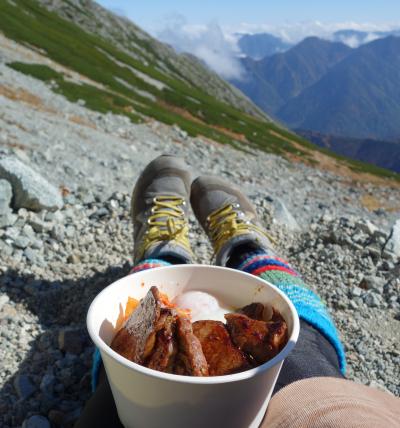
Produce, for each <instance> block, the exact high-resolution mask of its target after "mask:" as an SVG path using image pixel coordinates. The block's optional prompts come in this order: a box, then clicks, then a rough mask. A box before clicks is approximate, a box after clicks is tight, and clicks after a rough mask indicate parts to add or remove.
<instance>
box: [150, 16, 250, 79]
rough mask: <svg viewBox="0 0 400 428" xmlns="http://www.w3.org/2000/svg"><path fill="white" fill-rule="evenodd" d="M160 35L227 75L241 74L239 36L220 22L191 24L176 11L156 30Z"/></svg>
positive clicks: (163, 39) (177, 48) (230, 77)
mask: <svg viewBox="0 0 400 428" xmlns="http://www.w3.org/2000/svg"><path fill="white" fill-rule="evenodd" d="M157 38H158V39H159V40H161V41H163V42H166V43H169V44H170V45H172V46H173V47H174V48H175V49H176V50H177V51H179V52H188V53H191V54H193V55H195V56H196V57H198V58H200V59H201V60H202V61H204V63H205V64H206V65H207V66H208V67H210V68H211V69H212V70H214V71H215V72H217V73H218V74H219V75H221V76H222V77H224V78H227V79H240V78H241V77H242V72H243V70H242V67H241V65H240V62H239V60H238V54H239V51H238V48H237V46H236V40H235V38H234V37H232V35H230V34H229V33H226V34H224V32H223V31H222V29H221V27H220V26H219V25H218V23H217V22H211V23H209V24H207V25H189V24H187V22H186V19H185V18H184V17H183V16H182V15H173V16H172V17H169V19H168V22H167V25H166V26H165V27H164V29H163V30H162V31H159V32H157Z"/></svg>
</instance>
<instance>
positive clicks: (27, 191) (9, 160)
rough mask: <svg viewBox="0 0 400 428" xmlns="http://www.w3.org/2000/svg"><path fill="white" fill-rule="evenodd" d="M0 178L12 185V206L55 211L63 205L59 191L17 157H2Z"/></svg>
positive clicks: (0, 160)
mask: <svg viewBox="0 0 400 428" xmlns="http://www.w3.org/2000/svg"><path fill="white" fill-rule="evenodd" d="M0 178H4V179H6V180H7V181H9V183H10V184H11V186H12V191H13V199H12V206H13V208H15V209H19V208H27V209H29V210H32V211H41V210H43V209H46V210H50V211H55V210H57V209H59V208H61V207H62V206H63V200H62V197H61V195H60V193H59V191H58V190H57V189H56V188H55V187H54V186H52V185H51V184H49V183H48V182H47V181H46V180H45V179H44V178H43V177H42V176H41V175H40V174H38V173H37V172H36V171H34V170H33V169H32V168H31V167H29V166H27V165H25V164H24V163H22V162H21V161H20V160H18V159H17V158H15V157H10V156H7V157H3V158H2V159H0Z"/></svg>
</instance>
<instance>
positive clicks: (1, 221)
mask: <svg viewBox="0 0 400 428" xmlns="http://www.w3.org/2000/svg"><path fill="white" fill-rule="evenodd" d="M17 218H18V217H17V216H16V215H15V214H13V213H12V212H11V211H10V212H8V213H5V214H1V215H0V228H2V227H7V226H12V225H13V224H14V223H15V222H16V221H17Z"/></svg>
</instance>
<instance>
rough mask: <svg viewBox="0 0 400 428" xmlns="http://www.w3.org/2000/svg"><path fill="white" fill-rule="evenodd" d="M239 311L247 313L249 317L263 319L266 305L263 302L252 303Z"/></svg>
mask: <svg viewBox="0 0 400 428" xmlns="http://www.w3.org/2000/svg"><path fill="white" fill-rule="evenodd" d="M238 313H240V314H244V315H247V316H248V317H249V318H253V319H254V320H259V321H262V320H263V316H264V305H263V304H262V303H251V304H250V305H247V306H245V307H244V308H242V309H239V310H238Z"/></svg>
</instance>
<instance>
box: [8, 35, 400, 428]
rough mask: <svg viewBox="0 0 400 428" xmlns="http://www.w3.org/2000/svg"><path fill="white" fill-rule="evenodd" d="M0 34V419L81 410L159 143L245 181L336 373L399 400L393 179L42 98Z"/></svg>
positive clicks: (60, 422) (17, 48) (203, 249)
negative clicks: (324, 314) (311, 307)
mask: <svg viewBox="0 0 400 428" xmlns="http://www.w3.org/2000/svg"><path fill="white" fill-rule="evenodd" d="M0 43H1V55H0V62H1V64H0V76H1V84H0V157H1V163H0V165H1V166H0V171H4V170H5V169H7V162H10V159H12V161H11V162H14V164H13V165H14V173H15V165H16V164H18V174H14V175H16V176H17V177H11V176H10V175H6V174H5V173H4V172H0V177H5V178H6V180H0V189H1V197H0V209H1V212H0V223H1V227H0V248H1V251H0V270H1V277H0V336H1V340H0V360H1V362H2V370H1V372H0V426H2V427H4V428H6V427H18V426H21V424H24V425H23V426H24V427H25V428H27V427H31V426H35V427H38V426H39V427H43V428H44V427H49V426H50V424H51V426H54V427H61V426H65V427H68V426H72V424H73V422H74V421H75V420H76V419H77V418H78V416H79V413H80V411H81V409H82V406H83V405H84V402H85V400H86V399H87V398H88V397H89V395H90V386H89V383H90V382H89V379H90V377H89V370H90V365H91V355H92V351H93V346H92V344H91V343H90V340H89V338H88V336H87V333H86V329H85V314H86V310H87V308H88V305H89V304H90V302H91V300H92V299H93V297H94V296H95V295H96V293H98V292H99V291H100V290H101V289H102V288H103V287H105V286H106V285H107V284H109V283H110V282H112V281H114V280H115V279H117V278H119V277H121V276H122V275H125V274H126V273H127V272H128V271H129V266H130V264H131V260H132V259H131V252H132V251H131V250H132V240H131V235H132V229H131V223H130V220H129V204H130V191H131V188H132V186H133V184H134V181H135V179H136V178H137V176H138V175H139V173H140V171H141V169H142V168H143V167H144V166H145V165H146V163H147V162H149V161H150V160H151V159H152V158H154V157H155V156H157V155H159V154H161V153H165V152H168V153H174V154H179V155H181V156H184V157H185V158H186V160H187V161H188V163H189V164H190V165H192V167H193V168H194V170H195V171H197V172H198V173H200V172H201V173H203V174H217V175H220V176H222V177H225V178H226V179H228V180H230V181H232V182H233V183H236V184H238V185H240V186H241V188H242V189H243V190H244V191H245V192H246V193H247V194H248V195H249V196H250V198H251V200H252V201H253V202H254V204H255V205H256V207H257V210H258V212H259V215H260V217H261V219H262V221H263V223H264V224H265V226H266V227H267V228H268V230H269V231H270V233H271V234H272V235H273V236H274V238H275V239H276V242H277V243H276V246H277V249H278V250H279V251H280V252H281V253H282V255H283V257H287V258H288V259H289V260H290V262H292V264H293V265H294V267H295V268H296V269H298V270H299V271H300V272H302V273H303V274H304V276H305V279H306V280H307V281H308V283H309V284H310V286H311V287H312V288H313V289H315V290H317V291H318V292H319V293H320V294H321V296H322V297H323V298H324V300H325V301H326V302H327V304H328V306H329V308H330V309H331V311H332V315H333V317H334V319H335V320H336V322H337V324H338V327H339V330H340V331H341V334H342V337H343V340H344V343H345V346H346V349H347V352H348V359H349V371H348V376H349V377H350V378H351V379H355V380H356V381H358V382H362V383H365V384H369V385H371V386H373V387H378V388H384V389H386V390H389V391H391V392H392V393H394V394H397V395H400V390H399V382H398V380H399V377H400V373H399V367H400V353H399V350H398V343H399V340H400V333H399V332H400V321H399V320H400V301H399V292H400V281H399V266H400V264H399V257H400V248H399V247H400V236H399V235H400V224H399V223H397V224H398V226H397V227H395V228H393V230H392V226H393V225H394V224H395V221H396V220H397V219H398V218H399V213H400V207H399V204H398V201H399V200H400V190H399V186H398V184H397V183H396V182H393V181H389V180H383V179H377V178H374V177H371V176H365V175H358V174H356V173H355V172H354V171H350V170H348V169H346V168H343V166H342V165H340V164H334V162H332V163H329V162H327V160H326V159H325V160H324V162H325V164H324V168H323V169H314V168H311V167H310V166H306V165H304V164H302V163H298V162H297V163H291V162H289V161H288V160H285V159H283V158H281V157H279V156H276V155H274V154H267V153H265V152H261V151H257V150H252V153H244V152H242V151H237V150H235V149H233V148H231V147H229V146H226V145H221V144H219V143H217V142H214V141H212V140H211V139H206V138H204V137H197V138H191V137H189V136H188V134H187V132H185V131H183V130H182V129H180V128H179V127H177V126H167V125H165V124H162V123H160V122H158V121H155V120H152V121H149V122H148V123H143V124H134V123H132V122H131V121H130V119H129V118H128V117H126V116H123V115H116V114H111V113H108V114H103V113H101V112H96V111H92V110H89V109H87V108H85V107H84V106H83V105H82V102H71V101H68V100H67V99H66V98H65V97H64V96H62V95H61V94H57V93H54V91H53V90H52V83H51V82H44V81H40V80H37V79H35V78H33V77H29V76H27V75H25V74H23V73H20V72H18V71H16V70H13V69H11V68H10V67H8V66H7V65H6V64H8V63H10V62H13V61H22V60H25V61H26V60H27V55H28V56H29V55H31V56H33V57H34V58H36V59H35V62H36V60H37V56H35V55H38V54H37V53H35V52H34V51H31V50H27V49H26V48H24V47H23V46H21V45H17V44H16V43H14V42H12V41H10V40H8V39H5V38H2V39H1V42H0ZM74 76H75V77H74V78H76V79H82V77H80V76H77V75H74ZM293 159H294V160H296V158H295V157H294V158H293ZM329 159H330V158H329ZM297 160H298V159H297ZM4 163H6V165H5V166H4ZM8 169H10V168H8ZM335 171H336V172H335ZM339 173H341V174H342V175H339ZM343 174H344V175H343ZM26 176H28V177H31V179H30V180H28V181H27V185H28V186H22V184H21V183H22V182H24V179H23V178H21V177H26ZM32 177H33V178H32ZM20 184H21V185H20ZM32 184H33V185H34V186H33V187H34V189H35V188H36V189H37V188H39V189H41V190H42V191H41V192H39V193H40V194H44V190H45V189H47V190H46V194H47V195H48V198H47V200H45V201H43V200H41V201H40V203H38V202H36V203H35V204H34V205H30V204H28V205H27V202H26V201H27V200H32V199H33V200H37V199H38V197H37V195H36V196H35V193H34V191H33V190H32V186H30V185H32ZM299 184H301V185H299ZM38 186H39V187H38ZM21 189H25V190H24V192H25V194H21V192H22V190H21ZM54 192H55V193H56V195H54ZM24 195H25V196H24ZM22 196H23V197H22ZM60 197H62V200H61V203H62V208H61V209H59V208H58V207H59V206H60V199H59V198H60ZM17 201H19V202H18V203H17ZM33 210H35V211H33ZM191 226H192V227H191V233H190V236H191V240H192V245H193V249H194V251H195V253H196V255H197V260H198V261H199V262H202V263H208V262H210V258H211V249H210V246H209V244H208V242H207V239H206V237H205V235H204V234H203V233H202V231H201V230H200V227H199V226H198V225H197V224H196V223H195V222H194V219H193V218H191Z"/></svg>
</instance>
